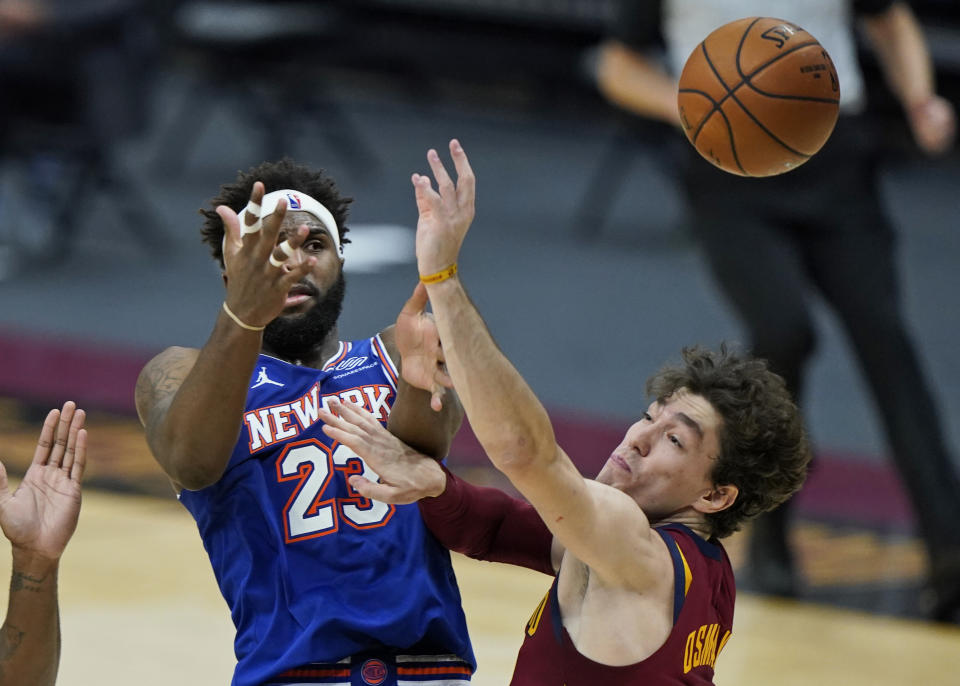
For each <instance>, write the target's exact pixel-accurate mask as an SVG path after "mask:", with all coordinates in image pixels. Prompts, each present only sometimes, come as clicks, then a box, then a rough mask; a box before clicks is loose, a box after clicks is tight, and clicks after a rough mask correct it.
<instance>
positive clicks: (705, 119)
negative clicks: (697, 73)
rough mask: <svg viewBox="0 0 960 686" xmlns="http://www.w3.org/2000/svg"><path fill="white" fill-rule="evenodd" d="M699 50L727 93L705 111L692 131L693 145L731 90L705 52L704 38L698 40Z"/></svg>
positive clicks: (705, 43)
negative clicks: (695, 128)
mask: <svg viewBox="0 0 960 686" xmlns="http://www.w3.org/2000/svg"><path fill="white" fill-rule="evenodd" d="M700 52H702V53H703V59H705V60H706V61H707V66H708V67H710V71H712V72H713V75H714V76H716V77H717V81H719V82H720V85H721V86H723V88H724V90H726V91H727V95H725V96H723V97H722V98H721V99H720V101H719V102H714V103H713V109H711V110H710V111H709V112H707V113H706V115H704V117H703V119H701V120H700V126H698V127H697V130H696V131H695V132H694V133H693V137H692V138H691V139H690V140H691V141H692V142H693V144H694V145H696V144H697V138H699V137H700V132H701V131H703V127H704V126H706V124H707V122H708V121H709V120H710V117H712V116H713V114H714V112H719V111H720V105H721V104H723V101H724V100H726V98H727V97H728V96H729V95H730V94H731V93H732V92H733V91H731V90H730V87H729V86H728V85H727V84H726V82H725V81H724V80H723V77H721V76H720V72H718V71H717V68H716V67H714V66H713V60H711V59H710V54H709V53H708V52H707V42H706V41H705V40H704V41H700ZM711 100H712V98H711ZM727 125H728V126H729V122H727Z"/></svg>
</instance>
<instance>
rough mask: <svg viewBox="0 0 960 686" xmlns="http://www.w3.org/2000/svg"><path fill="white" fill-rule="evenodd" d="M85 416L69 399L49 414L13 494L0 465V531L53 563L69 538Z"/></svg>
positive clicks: (82, 461) (82, 463)
mask: <svg viewBox="0 0 960 686" xmlns="http://www.w3.org/2000/svg"><path fill="white" fill-rule="evenodd" d="M85 418H86V415H85V413H84V411H83V410H78V409H77V406H76V404H75V403H73V402H72V401H71V402H67V403H65V404H64V406H63V409H62V410H50V413H49V414H48V415H47V418H46V420H45V421H44V423H43V429H41V431H40V438H39V440H38V441H37V449H36V451H35V452H34V455H33V462H32V463H31V464H30V467H29V468H28V469H27V473H26V475H25V476H24V477H23V481H21V482H20V485H19V487H17V490H16V491H14V492H13V493H11V492H10V487H9V484H8V483H7V470H6V469H5V468H4V466H3V464H2V463H0V528H2V529H3V534H4V536H6V537H7V538H8V539H10V543H12V544H13V547H14V549H15V550H19V551H21V552H26V553H30V554H33V555H37V556H40V557H44V558H47V559H50V560H57V559H59V558H60V556H61V555H62V554H63V550H64V548H66V546H67V542H68V541H69V540H70V537H71V536H73V532H74V531H75V530H76V528H77V519H78V518H79V516H80V482H81V481H82V479H83V470H84V467H86V462H87V432H86V430H85V429H84V428H83V423H84V420H85Z"/></svg>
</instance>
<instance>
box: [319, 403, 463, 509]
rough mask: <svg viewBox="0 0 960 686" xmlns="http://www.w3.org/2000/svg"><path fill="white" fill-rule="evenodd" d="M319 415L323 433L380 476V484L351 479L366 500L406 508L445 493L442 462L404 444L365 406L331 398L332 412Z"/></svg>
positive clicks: (353, 485) (351, 484)
mask: <svg viewBox="0 0 960 686" xmlns="http://www.w3.org/2000/svg"><path fill="white" fill-rule="evenodd" d="M319 414H320V420H321V421H322V422H323V423H324V426H323V432H324V433H325V434H327V435H328V436H329V437H330V438H333V439H334V440H337V441H339V442H340V443H342V444H343V445H345V446H347V447H348V448H350V449H351V450H352V451H353V452H355V453H356V454H357V455H358V456H359V457H360V459H362V460H363V461H364V462H366V463H367V466H368V467H369V468H370V469H372V470H373V471H374V472H375V473H376V474H377V476H379V478H380V482H379V483H377V482H375V481H371V480H370V479H367V478H365V477H362V476H360V475H359V474H354V475H352V476H350V478H349V483H350V486H351V488H353V489H354V490H355V491H357V492H358V493H359V494H360V495H362V496H363V497H364V498H370V499H372V500H379V501H380V502H382V503H391V504H396V505H405V504H407V503H413V502H416V501H417V500H420V499H421V498H427V497H430V496H437V495H440V494H441V493H443V489H444V488H446V484H447V476H446V474H444V472H443V469H442V468H441V467H440V465H439V463H437V461H436V460H434V459H433V458H430V457H427V456H426V455H423V454H421V453H418V452H417V451H416V450H414V449H413V448H411V447H410V446H408V445H407V444H406V443H403V442H402V441H401V440H400V439H399V438H397V437H396V436H394V435H393V434H392V433H390V432H389V431H387V430H386V429H385V428H384V427H383V425H382V424H381V423H380V422H378V421H377V419H376V418H375V417H374V416H373V415H372V414H370V413H369V412H367V411H366V410H364V409H363V408H362V407H359V406H358V405H353V404H351V403H341V402H339V401H338V400H336V399H331V400H330V409H329V410H324V409H321V410H320V411H319Z"/></svg>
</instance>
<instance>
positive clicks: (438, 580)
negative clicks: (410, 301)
mask: <svg viewBox="0 0 960 686" xmlns="http://www.w3.org/2000/svg"><path fill="white" fill-rule="evenodd" d="M396 374H397V372H396V368H395V366H394V365H393V363H392V361H391V360H390V358H389V356H388V355H387V353H386V350H385V348H384V347H383V343H382V341H381V340H380V337H379V336H377V337H375V338H371V339H367V340H362V341H354V342H352V343H344V342H342V343H341V344H340V350H339V351H338V354H337V355H335V356H334V357H333V358H331V360H330V361H329V362H327V364H326V365H325V366H324V368H323V369H322V370H317V369H313V368H308V367H297V366H295V365H292V364H289V363H287V362H284V361H282V360H278V359H275V358H272V357H268V356H266V355H260V357H259V359H258V361H257V366H256V369H255V370H254V374H253V377H252V379H251V383H250V391H249V393H248V394H247V403H246V408H245V410H244V415H243V426H242V429H241V432H240V439H239V440H238V441H237V445H236V447H235V448H234V451H233V455H232V456H231V458H230V462H229V464H228V465H227V469H226V472H225V473H224V475H223V476H222V477H221V478H220V480H219V481H218V482H217V483H216V484H214V485H212V486H209V487H207V488H204V489H202V490H199V491H187V490H184V491H182V492H181V494H180V502H182V503H183V505H184V506H185V507H186V508H187V509H188V510H189V511H190V513H191V514H192V515H193V517H194V519H196V521H197V527H198V529H199V530H200V536H201V538H202V539H203V544H204V547H205V548H206V550H207V553H208V554H209V556H210V562H211V564H212V565H213V570H214V573H215V574H216V578H217V583H218V584H219V586H220V591H221V592H222V593H223V597H224V598H225V599H226V601H227V604H228V605H229V607H230V611H231V614H232V617H233V623H234V625H235V626H236V629H237V634H236V640H235V643H234V651H235V653H236V656H237V668H236V672H235V673H234V679H233V684H234V686H254V685H255V684H260V683H262V682H264V681H267V680H269V679H270V678H271V677H273V676H275V675H277V674H279V673H280V672H283V671H285V670H288V669H292V668H295V667H299V666H302V665H305V664H307V663H310V662H335V661H337V660H340V659H342V658H344V657H347V656H348V655H354V654H356V653H361V652H364V651H368V650H384V651H390V652H399V653H414V654H454V655H457V656H458V657H460V658H462V659H464V660H466V661H467V662H469V663H470V664H471V665H473V666H476V661H475V659H474V656H473V650H472V648H471V646H470V639H469V637H468V635H467V625H466V620H465V618H464V615H463V610H462V609H461V606H460V592H459V590H458V588H457V584H456V579H455V578H454V574H453V568H452V566H451V563H450V554H449V553H448V552H447V550H446V549H445V548H443V547H442V546H441V545H440V544H439V543H438V542H437V541H436V539H434V538H433V536H431V535H430V534H429V532H428V531H427V529H426V527H425V526H424V524H423V521H422V519H421V518H420V511H419V508H418V507H417V505H416V504H413V505H386V504H384V503H380V502H377V501H373V500H368V499H366V498H363V497H360V496H359V494H357V493H356V491H353V490H352V489H351V488H350V487H349V485H348V484H347V478H348V477H349V476H350V475H351V474H363V475H364V476H366V477H368V478H370V479H372V480H376V475H375V474H373V473H372V472H371V470H369V468H367V466H366V465H365V464H364V462H363V461H362V460H361V459H360V458H359V457H357V456H356V455H355V454H354V453H353V452H352V451H351V450H349V449H348V448H347V447H346V446H344V445H341V444H339V443H336V442H335V441H334V440H333V439H331V438H329V437H328V436H327V435H326V434H324V433H323V431H321V427H322V426H323V424H322V422H320V421H318V418H317V408H318V407H321V406H324V405H325V403H326V402H327V400H328V399H329V398H331V397H337V398H339V399H341V400H342V401H344V402H354V403H357V404H360V405H363V406H364V407H366V409H367V410H369V411H370V412H372V413H373V414H374V415H375V416H377V418H378V419H379V420H380V421H381V422H383V423H386V421H387V416H388V414H389V412H390V407H391V405H392V404H393V400H394V397H395V395H396Z"/></svg>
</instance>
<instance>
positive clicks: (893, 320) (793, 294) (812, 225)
mask: <svg viewBox="0 0 960 686" xmlns="http://www.w3.org/2000/svg"><path fill="white" fill-rule="evenodd" d="M748 16H771V17H777V18H780V19H784V20H786V21H790V22H792V23H795V24H797V25H799V26H801V27H803V28H804V29H806V30H807V31H809V32H810V33H811V34H812V35H813V36H815V37H816V38H817V39H818V40H819V41H820V43H821V44H822V45H823V46H824V47H825V48H826V50H827V52H829V53H830V55H831V57H832V58H833V61H834V64H835V65H836V67H837V72H838V73H839V75H840V92H841V105H840V110H841V115H840V118H839V122H838V124H837V126H836V129H835V131H834V133H833V135H832V137H831V138H830V139H829V140H828V142H827V143H826V145H825V146H824V147H823V149H821V151H820V152H819V153H818V154H816V155H815V156H814V157H813V158H812V160H810V161H808V162H806V163H805V164H804V165H802V166H801V167H799V168H798V169H795V170H793V171H790V172H789V173H786V174H782V175H779V176H774V177H767V178H750V179H745V178H740V177H737V176H734V175H732V174H728V173H725V172H723V171H720V170H719V169H716V168H715V167H713V166H712V165H711V164H710V163H708V162H707V161H706V160H704V159H702V158H700V157H699V155H698V154H697V153H696V152H695V150H694V149H693V146H690V145H684V146H683V147H684V149H685V151H686V153H687V157H686V158H685V161H684V164H683V166H682V185H683V188H684V189H685V197H686V203H687V207H688V210H689V212H690V215H691V217H690V218H691V221H690V227H691V230H692V231H693V232H694V234H695V238H696V239H697V240H698V241H699V243H700V245H701V246H702V249H703V251H704V253H705V255H706V258H707V262H708V263H709V266H710V268H711V270H712V273H713V276H714V278H715V280H716V282H717V283H718V284H719V285H720V287H721V288H722V290H723V292H724V293H725V294H726V296H727V298H728V299H729V300H730V302H731V303H732V305H733V307H734V309H735V310H736V312H737V314H738V315H739V317H740V318H741V320H742V322H743V324H744V325H745V327H746V329H747V333H748V337H749V342H750V346H751V351H752V352H753V354H755V355H757V356H758V357H761V358H765V359H767V360H768V361H769V363H770V365H771V367H772V368H773V369H774V370H775V371H776V372H778V373H779V374H781V375H782V376H783V377H784V378H785V379H786V381H787V385H788V387H789V388H790V389H791V391H792V392H793V393H794V394H795V397H797V398H798V399H801V398H802V394H803V382H804V376H805V372H806V369H807V365H808V363H809V360H810V357H811V355H812V354H813V351H814V348H815V340H816V334H815V331H814V324H813V318H812V314H811V305H810V300H811V298H812V296H813V294H814V292H817V293H819V294H820V295H822V296H823V297H824V298H825V300H826V302H827V303H828V304H829V305H830V306H831V308H832V309H833V311H834V312H835V313H836V314H837V315H838V317H839V318H840V320H841V321H842V323H843V325H844V327H845V329H846V332H847V334H848V335H849V337H850V341H851V343H852V345H853V349H854V351H855V352H856V355H857V358H858V361H859V363H860V365H861V369H862V370H863V373H864V374H865V376H866V379H867V381H868V383H869V387H870V390H871V392H872V395H873V398H874V400H875V402H876V404H877V408H878V409H879V412H880V415H881V417H882V420H883V426H884V428H885V430H886V435H887V439H888V441H889V444H890V446H891V448H892V453H893V457H894V460H895V463H896V466H897V468H898V470H899V473H900V476H901V478H902V481H903V483H904V484H905V485H906V489H907V491H908V493H909V495H910V498H911V500H912V502H913V506H914V510H915V512H916V514H917V518H918V522H919V529H920V533H921V535H922V537H923V540H924V542H925V544H926V549H927V554H928V557H929V562H930V577H929V582H930V589H931V590H932V594H931V597H932V598H933V600H932V608H931V615H932V617H934V618H937V619H945V620H951V619H953V620H956V619H957V613H958V611H960V528H958V527H957V526H956V523H957V522H958V521H960V499H958V498H957V497H956V494H957V492H958V488H960V479H958V476H957V473H956V469H955V466H954V464H953V461H952V459H951V456H950V454H949V452H948V449H947V446H946V445H945V440H944V433H943V430H942V428H941V425H940V421H939V418H938V411H937V410H938V408H937V405H936V403H935V402H934V400H933V398H932V397H931V392H930V390H929V387H928V384H927V381H926V379H925V378H924V375H923V371H922V368H921V363H920V360H919V359H918V356H917V352H916V349H915V347H914V344H913V342H912V341H911V339H910V335H909V333H908V331H907V327H906V324H905V322H904V318H903V313H902V311H901V308H900V300H899V298H900V293H899V284H898V278H897V271H896V250H895V246H896V237H895V235H894V231H893V227H892V226H891V222H890V220H889V218H888V216H887V211H886V209H885V208H884V205H883V202H882V198H881V191H880V188H879V186H878V181H879V179H878V174H879V171H880V169H879V163H880V153H881V146H880V143H881V133H882V132H881V131H880V130H878V129H879V124H878V122H877V121H876V120H875V119H872V118H871V117H870V116H868V112H867V110H866V106H867V93H866V87H865V81H864V78H863V74H862V69H861V65H860V64H859V63H858V57H857V42H856V35H855V26H856V25H855V21H857V20H860V21H861V22H862V27H863V29H864V33H865V35H866V37H867V39H868V42H869V44H870V46H871V47H872V48H873V51H874V53H875V55H876V57H877V59H878V62H879V64H880V66H881V68H882V72H883V75H884V77H885V79H886V83H887V85H888V86H889V89H890V91H892V93H893V95H894V96H895V97H896V98H897V100H898V101H899V103H900V105H902V111H903V115H904V117H906V120H907V122H908V124H909V127H910V130H911V132H912V134H913V138H914V140H915V143H916V146H917V147H918V148H919V149H920V150H921V151H922V152H924V153H926V154H928V155H931V156H934V155H940V154H943V153H945V152H947V151H948V150H949V149H950V148H951V146H952V144H953V140H954V135H955V128H956V116H955V112H954V108H953V106H952V105H951V104H950V102H948V101H947V100H945V99H944V98H942V97H940V96H939V95H938V94H937V91H936V88H935V83H934V72H933V67H932V63H931V58H930V54H929V51H928V48H927V45H926V43H925V40H924V37H923V34H922V32H921V29H920V27H919V25H918V22H917V20H916V18H915V16H914V14H913V12H912V10H911V9H910V7H909V6H908V5H907V4H906V3H904V2H896V1H894V0H856V1H854V2H851V1H847V0H845V1H842V2H837V1H836V0H725V1H724V2H708V1H707V0H657V1H654V0H623V2H622V4H621V7H620V10H619V17H618V20H617V21H616V22H615V23H614V24H613V26H612V28H611V32H610V35H609V38H608V40H606V41H605V42H604V43H603V44H602V45H601V46H600V47H599V50H598V52H597V54H596V62H595V70H596V71H595V77H596V82H597V85H598V87H599V89H600V91H601V92H602V93H603V95H604V96H605V97H606V98H607V99H608V100H609V101H610V102H612V103H614V104H616V105H618V106H619V107H622V108H625V109H626V110H628V111H630V112H632V113H635V114H638V115H641V116H643V117H647V118H651V119H653V120H657V121H660V122H665V123H667V124H669V125H672V126H674V127H676V129H677V134H678V136H680V137H682V136H683V134H682V132H681V130H680V121H679V117H678V113H677V77H678V75H679V73H680V71H681V69H682V67H683V65H684V63H685V61H686V59H687V57H688V56H689V55H690V54H691V52H692V51H693V50H694V48H695V47H696V46H697V44H698V43H699V42H700V41H702V40H703V39H704V38H705V37H706V36H707V35H708V34H709V33H710V32H712V31H713V30H714V29H715V28H717V27H719V26H721V25H723V24H725V23H727V22H730V21H733V20H736V19H740V18H743V17H748ZM663 44H665V45H663ZM662 48H665V54H662V52H663V51H662ZM788 530H789V507H787V506H782V507H780V508H779V509H777V510H775V511H774V512H772V513H770V514H768V515H765V516H762V517H760V518H759V519H758V520H757V521H756V522H755V523H754V526H753V527H752V531H751V536H750V540H749V546H748V548H749V551H748V555H749V558H748V562H747V565H746V567H745V569H744V574H745V576H746V578H748V579H749V583H750V586H751V587H752V588H754V589H755V590H758V591H760V592H764V593H769V594H776V595H783V596H788V597H792V596H795V595H796V594H797V593H798V578H797V571H796V567H795V562H794V559H793V555H792V553H791V549H790V546H789V544H788Z"/></svg>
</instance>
